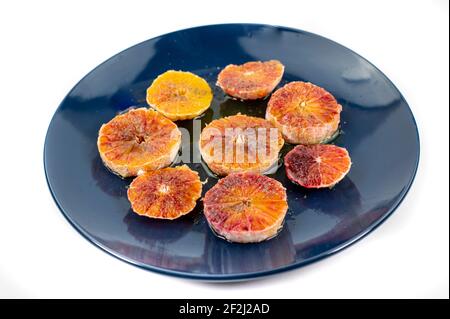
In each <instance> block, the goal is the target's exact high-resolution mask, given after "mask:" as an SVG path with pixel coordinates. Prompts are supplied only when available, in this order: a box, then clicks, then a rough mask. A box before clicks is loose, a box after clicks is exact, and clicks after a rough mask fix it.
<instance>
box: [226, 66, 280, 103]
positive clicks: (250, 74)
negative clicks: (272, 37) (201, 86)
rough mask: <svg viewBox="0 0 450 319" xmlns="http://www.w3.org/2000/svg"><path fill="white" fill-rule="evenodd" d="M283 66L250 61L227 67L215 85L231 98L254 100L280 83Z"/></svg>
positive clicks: (267, 93) (262, 96)
mask: <svg viewBox="0 0 450 319" xmlns="http://www.w3.org/2000/svg"><path fill="white" fill-rule="evenodd" d="M283 73H284V65H283V64H281V63H280V61H277V60H270V61H266V62H261V61H252V62H247V63H244V64H242V65H234V64H229V65H227V66H226V67H225V68H224V69H223V70H222V71H221V72H220V73H219V76H218V78H217V85H218V86H219V87H221V88H222V90H223V91H224V92H225V93H226V94H228V95H231V96H233V97H236V98H239V99H242V100H256V99H261V98H264V97H266V96H267V95H269V94H270V92H272V91H273V89H274V88H275V87H276V86H277V85H278V83H280V81H281V78H282V77H283Z"/></svg>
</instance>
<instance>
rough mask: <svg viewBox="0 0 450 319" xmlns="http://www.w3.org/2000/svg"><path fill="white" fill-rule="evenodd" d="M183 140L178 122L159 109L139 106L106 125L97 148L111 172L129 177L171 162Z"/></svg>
mask: <svg viewBox="0 0 450 319" xmlns="http://www.w3.org/2000/svg"><path fill="white" fill-rule="evenodd" d="M180 143H181V132H180V130H179V129H178V127H177V126H176V125H175V123H173V122H172V121H171V120H169V119H167V118H165V117H164V116H162V115H160V114H158V112H156V111H153V110H148V109H146V108H139V109H134V110H130V111H128V112H126V113H124V114H120V115H117V116H116V117H114V118H113V119H112V120H111V121H109V122H108V123H106V124H103V125H102V127H101V128H100V131H99V134H98V140H97V147H98V151H99V153H100V157H101V158H102V160H103V163H104V164H105V165H106V166H107V167H108V168H109V169H110V170H111V171H113V172H114V173H116V174H118V175H120V176H122V177H129V176H136V175H137V174H138V173H139V172H140V171H149V170H154V169H158V168H161V167H165V166H168V165H170V164H171V163H172V162H173V160H174V159H175V157H176V155H177V152H178V149H179V148H180Z"/></svg>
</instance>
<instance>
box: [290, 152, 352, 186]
mask: <svg viewBox="0 0 450 319" xmlns="http://www.w3.org/2000/svg"><path fill="white" fill-rule="evenodd" d="M284 165H285V168H286V174H287V176H288V178H289V179H290V180H291V181H293V182H295V183H297V184H299V185H301V186H303V187H306V188H321V187H332V186H334V185H335V184H337V183H338V182H339V181H341V180H342V179H343V178H344V176H345V175H346V174H347V173H348V171H349V170H350V166H351V165H352V162H351V159H350V156H349V154H348V152H347V150H346V149H345V148H342V147H338V146H335V145H323V144H319V145H297V146H296V147H295V148H294V149H292V150H291V151H290V152H289V153H287V154H286V156H285V157H284Z"/></svg>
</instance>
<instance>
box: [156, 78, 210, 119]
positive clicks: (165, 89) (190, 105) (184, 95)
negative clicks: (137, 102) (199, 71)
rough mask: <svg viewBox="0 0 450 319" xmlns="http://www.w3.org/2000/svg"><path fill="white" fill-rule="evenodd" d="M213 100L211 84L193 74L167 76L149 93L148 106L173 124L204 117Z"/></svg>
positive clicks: (157, 80)
mask: <svg viewBox="0 0 450 319" xmlns="http://www.w3.org/2000/svg"><path fill="white" fill-rule="evenodd" d="M212 98H213V95H212V92H211V88H210V87H209V85H208V83H207V82H206V81H205V80H204V79H202V78H201V77H199V76H197V75H195V74H193V73H191V72H183V71H173V70H170V71H167V72H164V73H163V74H161V75H159V76H158V77H157V78H156V79H155V80H154V81H153V83H152V85H151V86H150V87H149V88H148V89H147V103H148V104H149V105H150V106H151V107H153V108H154V109H156V110H157V111H158V112H160V113H161V114H163V115H164V116H166V117H168V118H169V119H171V120H172V121H178V120H188V119H193V118H194V117H196V116H198V115H200V114H202V113H203V112H205V111H206V110H207V109H208V108H209V106H210V104H211V101H212Z"/></svg>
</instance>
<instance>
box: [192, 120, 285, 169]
mask: <svg viewBox="0 0 450 319" xmlns="http://www.w3.org/2000/svg"><path fill="white" fill-rule="evenodd" d="M283 144H284V140H283V137H282V136H281V133H280V132H279V130H278V129H277V128H276V127H274V126H273V125H272V124H270V123H269V122H268V121H266V120H265V119H262V118H258V117H252V116H246V115H240V114H238V115H233V116H228V117H224V118H221V119H218V120H214V121H212V122H211V123H209V124H208V125H207V126H206V127H205V128H204V129H203V131H202V133H201V135H200V141H199V148H200V153H201V154H202V157H203V160H204V161H205V162H206V164H208V166H209V168H210V169H211V170H212V171H213V172H215V173H216V174H218V175H228V174H230V173H237V172H256V173H263V172H265V171H267V170H268V169H269V168H271V167H272V165H274V164H275V163H276V162H277V160H278V153H279V152H280V150H281V148H282V147H283Z"/></svg>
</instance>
